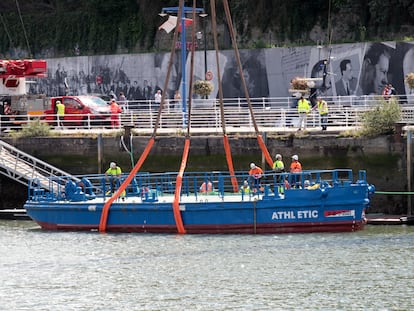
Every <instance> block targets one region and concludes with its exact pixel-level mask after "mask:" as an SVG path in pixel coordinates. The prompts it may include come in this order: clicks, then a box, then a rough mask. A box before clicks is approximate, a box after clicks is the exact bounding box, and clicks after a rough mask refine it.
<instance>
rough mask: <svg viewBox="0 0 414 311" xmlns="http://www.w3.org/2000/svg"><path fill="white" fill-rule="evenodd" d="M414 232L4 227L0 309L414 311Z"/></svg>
mask: <svg viewBox="0 0 414 311" xmlns="http://www.w3.org/2000/svg"><path fill="white" fill-rule="evenodd" d="M413 241H414V227H408V226H367V227H366V229H365V230H364V231H360V232H356V233H340V234H293V235H290V234H286V235H256V236H255V235H183V236H178V235H150V234H100V233H97V232H90V233H79V232H78V233H77V232H59V233H56V232H44V231H41V230H40V229H39V227H38V226H37V225H36V224H34V223H33V222H31V221H0V254H1V257H0V284H1V285H0V297H1V303H0V310H413V309H414V298H413V297H414V269H413V267H414V243H413Z"/></svg>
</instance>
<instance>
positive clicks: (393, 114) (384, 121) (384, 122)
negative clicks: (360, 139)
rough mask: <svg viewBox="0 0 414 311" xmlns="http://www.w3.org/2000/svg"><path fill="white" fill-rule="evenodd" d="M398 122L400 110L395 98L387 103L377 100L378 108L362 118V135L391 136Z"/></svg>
mask: <svg viewBox="0 0 414 311" xmlns="http://www.w3.org/2000/svg"><path fill="white" fill-rule="evenodd" d="M400 120H401V109H400V106H399V104H398V101H397V100H396V99H395V98H392V99H390V100H388V101H386V100H384V99H382V98H381V99H378V106H377V107H375V108H374V109H372V110H370V111H367V112H366V113H364V115H363V116H362V124H363V127H362V134H363V135H367V136H376V135H382V134H392V133H394V131H395V123H397V122H398V121H400Z"/></svg>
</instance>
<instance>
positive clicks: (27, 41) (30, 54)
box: [16, 0, 32, 57]
mask: <svg viewBox="0 0 414 311" xmlns="http://www.w3.org/2000/svg"><path fill="white" fill-rule="evenodd" d="M16 6H17V11H18V13H19V17H20V22H21V23H22V28H23V34H24V38H25V40H26V44H27V51H28V53H29V57H32V52H31V50H30V44H29V38H28V37H27V32H26V27H24V22H23V17H22V13H21V12H20V5H19V2H18V1H17V0H16Z"/></svg>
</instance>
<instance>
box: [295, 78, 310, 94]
mask: <svg viewBox="0 0 414 311" xmlns="http://www.w3.org/2000/svg"><path fill="white" fill-rule="evenodd" d="M314 86H315V83H314V82H313V81H311V79H306V78H300V77H296V78H293V79H292V81H290V89H289V92H291V93H302V94H304V93H308V92H309V88H311V87H314Z"/></svg>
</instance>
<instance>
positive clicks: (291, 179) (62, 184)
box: [28, 169, 367, 202]
mask: <svg viewBox="0 0 414 311" xmlns="http://www.w3.org/2000/svg"><path fill="white" fill-rule="evenodd" d="M76 177H77V178H79V179H80V180H81V181H80V182H77V183H76V182H75V181H73V180H71V179H70V178H69V177H68V178H65V177H58V178H53V179H52V178H51V179H50V180H49V187H48V189H47V188H46V189H45V188H42V187H40V186H39V185H40V182H39V181H38V180H37V179H33V180H31V181H30V182H29V185H28V186H29V187H28V198H29V200H32V201H58V200H68V201H83V200H90V199H94V198H97V197H102V198H104V199H105V198H108V197H110V196H111V195H112V193H113V191H114V190H116V189H117V188H118V187H119V185H120V184H121V183H122V182H123V180H125V178H126V177H127V175H126V174H123V175H122V176H121V178H120V179H112V178H109V179H107V178H106V177H105V175H103V174H97V175H87V176H86V175H82V176H76ZM176 177H177V172H168V173H146V172H139V173H137V174H136V176H135V177H134V178H133V179H132V182H131V183H130V184H129V185H128V187H127V188H126V191H125V192H124V193H123V194H122V196H123V197H130V196H140V197H141V198H142V199H143V200H147V201H148V202H150V201H156V200H157V197H158V196H163V195H172V194H174V191H175V186H176ZM234 178H236V180H237V182H238V191H237V192H236V193H237V194H239V195H241V196H245V195H249V196H251V195H257V194H263V195H264V196H267V195H279V194H283V193H284V192H285V190H287V188H290V189H304V188H305V187H306V186H315V185H317V188H326V187H346V186H350V185H352V184H367V180H366V171H364V170H361V171H359V172H358V176H357V179H356V180H354V176H353V172H352V170H351V169H334V170H307V171H303V172H300V173H274V172H273V171H267V172H265V173H264V175H263V177H262V179H261V182H260V184H259V185H258V186H255V183H254V180H253V179H252V177H250V176H249V175H248V174H247V173H246V172H235V174H234V176H231V175H230V174H229V173H228V172H222V171H213V172H202V173H200V172H186V173H184V176H183V180H182V181H183V182H182V188H181V196H192V195H195V196H199V195H206V194H209V195H210V194H211V195H219V196H222V197H224V196H226V195H235V191H234V188H233V184H232V179H234ZM245 181H246V182H247V185H248V188H247V189H248V191H245V190H242V189H241V187H242V185H243V183H244V182H245ZM203 183H204V185H208V184H209V183H211V188H210V187H208V188H206V190H207V191H204V192H202V191H200V189H201V188H200V187H201V186H202V185H203Z"/></svg>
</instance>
